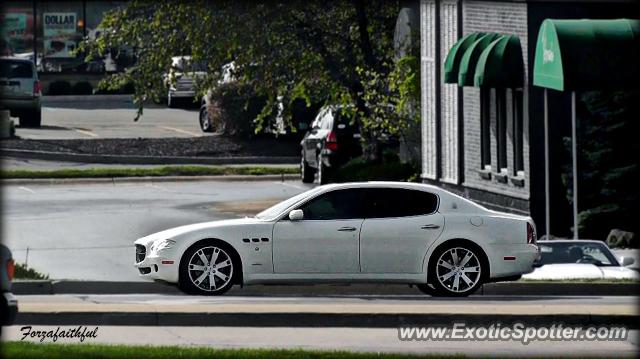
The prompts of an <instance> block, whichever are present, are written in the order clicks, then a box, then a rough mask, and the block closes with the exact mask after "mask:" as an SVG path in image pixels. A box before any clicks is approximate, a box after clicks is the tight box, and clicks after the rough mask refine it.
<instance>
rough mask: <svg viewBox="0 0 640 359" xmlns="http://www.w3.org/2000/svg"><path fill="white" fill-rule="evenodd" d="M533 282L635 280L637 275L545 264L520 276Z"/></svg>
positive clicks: (589, 266) (591, 266)
mask: <svg viewBox="0 0 640 359" xmlns="http://www.w3.org/2000/svg"><path fill="white" fill-rule="evenodd" d="M522 278H525V279H533V280H564V279H635V278H639V276H638V273H637V272H635V271H634V270H632V269H629V268H625V267H598V266H596V265H594V264H586V263H561V264H560V263H559V264H545V265H543V266H542V267H539V268H536V269H535V270H534V271H533V272H532V273H529V274H525V275H523V276H522Z"/></svg>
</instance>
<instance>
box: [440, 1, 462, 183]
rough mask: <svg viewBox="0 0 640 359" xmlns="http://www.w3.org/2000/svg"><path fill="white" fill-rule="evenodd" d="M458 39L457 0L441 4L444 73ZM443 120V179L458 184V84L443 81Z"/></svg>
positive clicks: (441, 82)
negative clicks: (445, 64)
mask: <svg viewBox="0 0 640 359" xmlns="http://www.w3.org/2000/svg"><path fill="white" fill-rule="evenodd" d="M456 41H458V3H457V1H455V0H446V1H441V3H440V64H439V66H440V73H441V74H444V61H445V59H446V58H447V54H448V53H449V50H450V49H451V47H452V46H453V45H454V44H455V43H456ZM440 87H441V95H440V106H441V111H442V117H441V120H440V121H441V122H440V130H441V138H442V144H441V145H442V150H441V153H442V172H441V173H442V178H441V181H443V182H449V183H458V86H457V85H456V84H445V83H444V81H440Z"/></svg>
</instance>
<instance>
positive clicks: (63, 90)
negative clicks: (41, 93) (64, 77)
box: [47, 81, 71, 96]
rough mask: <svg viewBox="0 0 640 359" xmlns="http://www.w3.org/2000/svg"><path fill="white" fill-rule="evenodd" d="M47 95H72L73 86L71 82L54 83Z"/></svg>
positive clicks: (50, 85) (51, 84)
mask: <svg viewBox="0 0 640 359" xmlns="http://www.w3.org/2000/svg"><path fill="white" fill-rule="evenodd" d="M47 95H50V96H61V95H71V84H70V83H69V81H53V82H52V83H50V84H49V91H48V92H47Z"/></svg>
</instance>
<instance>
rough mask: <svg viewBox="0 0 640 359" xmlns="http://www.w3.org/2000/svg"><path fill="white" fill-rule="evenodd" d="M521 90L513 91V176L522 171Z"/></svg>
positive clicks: (522, 128)
mask: <svg viewBox="0 0 640 359" xmlns="http://www.w3.org/2000/svg"><path fill="white" fill-rule="evenodd" d="M522 96H523V95H522V90H514V91H513V169H514V171H513V172H514V173H513V174H514V175H518V172H519V171H524V154H523V149H524V144H523V135H524V127H523V120H522V117H523V106H522V99H523V97H522Z"/></svg>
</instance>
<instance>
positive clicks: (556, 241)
mask: <svg viewBox="0 0 640 359" xmlns="http://www.w3.org/2000/svg"><path fill="white" fill-rule="evenodd" d="M538 243H602V244H606V243H604V242H603V241H599V240H597V239H543V240H541V241H538Z"/></svg>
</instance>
